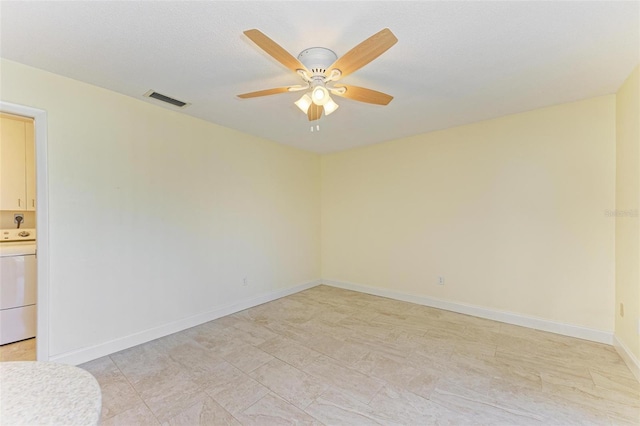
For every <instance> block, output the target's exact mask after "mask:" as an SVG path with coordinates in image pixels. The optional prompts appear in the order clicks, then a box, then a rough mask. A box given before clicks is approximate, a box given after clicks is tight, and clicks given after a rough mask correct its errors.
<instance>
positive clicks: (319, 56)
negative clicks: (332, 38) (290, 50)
mask: <svg viewBox="0 0 640 426" xmlns="http://www.w3.org/2000/svg"><path fill="white" fill-rule="evenodd" d="M337 59H338V55H336V54H335V52H334V51H333V50H330V49H327V48H325V47H310V48H308V49H304V50H303V51H302V52H300V54H299V55H298V60H299V61H300V62H302V63H303V64H304V66H305V67H307V69H308V70H309V71H311V73H312V74H313V75H318V74H324V72H325V70H326V69H327V68H328V67H329V66H330V65H331V64H333V63H334V62H335V61H336V60H337Z"/></svg>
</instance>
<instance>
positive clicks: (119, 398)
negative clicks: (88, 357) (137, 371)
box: [79, 356, 142, 421]
mask: <svg viewBox="0 0 640 426" xmlns="http://www.w3.org/2000/svg"><path fill="white" fill-rule="evenodd" d="M79 367H80V368H83V369H85V370H87V371H88V372H89V373H91V374H92V375H93V376H94V377H95V378H96V380H97V381H98V383H99V384H100V389H101V390H102V413H101V419H102V420H103V421H104V420H106V419H108V418H110V417H113V416H115V415H117V414H120V413H122V412H124V411H127V410H129V409H131V408H134V407H135V406H137V405H139V404H140V403H142V399H140V397H139V396H138V394H137V393H136V391H135V390H134V389H133V387H132V386H131V384H130V383H129V381H128V380H127V378H126V377H125V376H124V374H122V372H121V371H120V370H119V369H118V367H117V366H116V365H115V364H114V363H113V361H112V360H111V358H109V357H108V356H105V357H102V358H98V359H96V360H93V361H91V362H88V363H85V364H82V365H80V366H79Z"/></svg>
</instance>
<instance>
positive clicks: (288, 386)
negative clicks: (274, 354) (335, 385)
mask: <svg viewBox="0 0 640 426" xmlns="http://www.w3.org/2000/svg"><path fill="white" fill-rule="evenodd" d="M250 376H251V377H252V378H253V379H254V380H256V381H258V382H260V383H261V384H263V385H264V386H266V387H268V388H269V389H270V390H271V391H272V392H274V393H276V394H277V395H278V396H280V397H281V398H283V399H284V400H285V401H287V402H289V403H290V404H293V405H295V406H296V407H298V408H301V409H304V408H306V407H307V406H308V405H309V404H311V402H312V401H313V400H314V399H316V398H317V397H318V396H320V395H321V394H322V393H323V392H324V391H325V390H326V389H327V385H326V384H324V383H322V382H320V381H319V380H318V379H316V378H315V377H313V376H310V375H308V374H307V373H304V372H302V371H300V370H298V369H297V368H295V367H292V366H290V365H289V364H286V363H284V362H283V361H280V360H279V359H274V360H272V361H271V362H268V363H267V364H265V365H263V366H262V367H260V368H258V369H256V370H254V371H253V372H252V373H250Z"/></svg>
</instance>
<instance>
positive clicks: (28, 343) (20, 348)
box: [0, 337, 36, 362]
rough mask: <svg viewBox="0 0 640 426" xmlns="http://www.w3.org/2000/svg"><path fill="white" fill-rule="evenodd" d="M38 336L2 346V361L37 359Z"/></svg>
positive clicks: (0, 359)
mask: <svg viewBox="0 0 640 426" xmlns="http://www.w3.org/2000/svg"><path fill="white" fill-rule="evenodd" d="M35 360H36V338H35V337H34V338H33V339H27V340H21V341H19V342H15V343H9V344H7V345H2V346H0V362H3V361H35Z"/></svg>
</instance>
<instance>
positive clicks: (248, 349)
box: [222, 344, 273, 373]
mask: <svg viewBox="0 0 640 426" xmlns="http://www.w3.org/2000/svg"><path fill="white" fill-rule="evenodd" d="M222 357H223V358H224V359H225V360H226V361H227V362H228V363H230V364H233V365H234V366H235V367H236V368H238V369H240V370H242V371H244V372H245V373H249V372H251V371H253V370H255V369H256V368H258V367H260V366H261V365H264V364H266V363H267V362H269V361H271V360H272V359H273V356H271V355H269V354H268V353H266V352H265V351H263V350H260V349H258V348H257V347H255V346H252V345H247V344H245V345H242V346H240V347H238V348H236V349H234V350H232V351H229V352H226V353H224V354H223V355H222Z"/></svg>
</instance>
